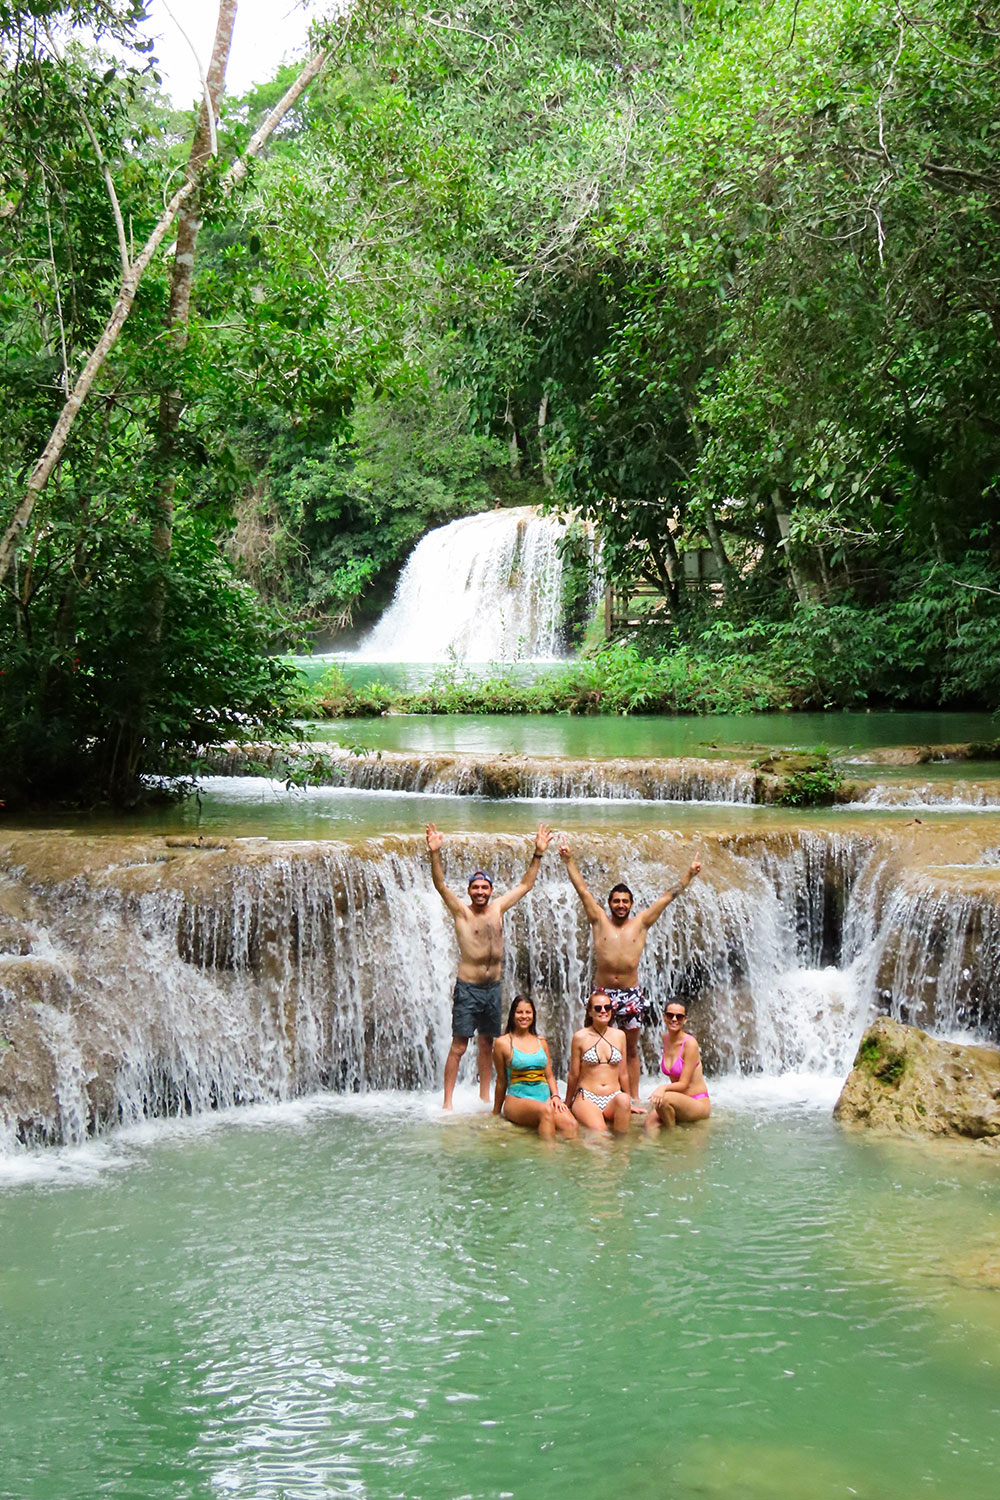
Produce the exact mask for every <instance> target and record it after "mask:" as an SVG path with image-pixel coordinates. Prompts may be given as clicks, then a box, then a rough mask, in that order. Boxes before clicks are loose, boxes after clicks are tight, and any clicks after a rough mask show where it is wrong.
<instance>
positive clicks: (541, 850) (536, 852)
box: [531, 849, 545, 859]
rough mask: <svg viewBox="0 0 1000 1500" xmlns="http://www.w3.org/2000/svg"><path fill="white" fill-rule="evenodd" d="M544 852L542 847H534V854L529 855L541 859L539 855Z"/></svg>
mask: <svg viewBox="0 0 1000 1500" xmlns="http://www.w3.org/2000/svg"><path fill="white" fill-rule="evenodd" d="M544 853H545V850H544V849H536V850H535V852H534V854H533V855H532V856H531V857H532V859H541V857H542V855H543V854H544Z"/></svg>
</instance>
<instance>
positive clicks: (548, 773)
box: [203, 741, 755, 805]
mask: <svg viewBox="0 0 1000 1500" xmlns="http://www.w3.org/2000/svg"><path fill="white" fill-rule="evenodd" d="M319 756H322V757H323V758H324V759H325V761H326V763H327V764H328V766H329V767H330V768H331V770H332V771H333V772H334V773H335V774H336V777H337V780H336V781H335V782H334V783H333V784H334V785H339V786H345V787H352V788H356V789H358V790H365V791H386V792H423V793H426V794H427V795H431V796H446V797H447V796H458V797H496V798H499V797H533V798H544V799H545V800H546V801H574V802H579V801H624V802H728V803H739V804H741V805H747V804H750V803H752V802H753V801H754V788H755V773H754V771H753V769H752V768H751V767H749V766H746V765H743V764H740V763H734V762H730V761H725V760H718V761H708V760H698V759H696V758H695V757H693V756H692V757H683V756H677V757H674V758H672V759H666V758H663V759H661V758H656V759H649V760H639V759H625V758H623V759H620V760H601V761H593V760H583V759H574V758H570V757H566V756H560V757H558V758H556V757H551V758H544V757H541V756H520V755H491V756H477V755H459V754H441V753H438V754H433V755H421V754H410V755H407V754H405V753H402V752H400V751H393V750H379V751H377V752H368V753H365V754H358V753H356V752H352V751H349V750H344V749H342V748H341V746H339V745H335V744H324V743H322V742H317V741H314V742H311V743H310V744H309V745H308V747H307V748H306V749H305V750H303V751H302V752H301V753H300V754H298V755H297V756H290V754H289V749H288V747H287V746H284V745H251V746H231V747H223V748H222V749H215V750H209V751H207V752H206V753H205V755H204V757H203V763H204V765H205V766H206V768H207V769H208V770H210V771H216V772H221V773H222V774H224V775H227V776H241V775H246V774H247V772H248V771H249V770H250V768H251V767H252V768H253V769H254V771H259V769H260V768H261V767H266V768H267V769H269V770H271V771H273V773H274V774H275V776H276V777H284V776H287V775H288V773H289V770H292V769H294V768H295V766H296V765H301V766H303V767H304V768H306V769H307V770H308V769H309V767H310V765H311V764H314V763H315V761H316V759H317V757H319ZM314 774H315V773H314Z"/></svg>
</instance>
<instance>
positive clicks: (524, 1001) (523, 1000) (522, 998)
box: [504, 995, 538, 1036]
mask: <svg viewBox="0 0 1000 1500" xmlns="http://www.w3.org/2000/svg"><path fill="white" fill-rule="evenodd" d="M519 1005H530V1006H531V1025H530V1026H529V1027H528V1030H529V1031H530V1032H531V1034H532V1036H537V1035H538V1012H537V1010H536V1009H535V1002H534V1000H532V999H531V997H530V996H529V995H515V996H514V999H513V1002H512V1004H511V1007H510V1010H509V1011H508V1012H507V1025H506V1026H505V1027H504V1030H505V1031H506V1032H509V1034H510V1035H511V1036H513V1035H514V1012H515V1011H516V1010H517V1007H518V1006H519Z"/></svg>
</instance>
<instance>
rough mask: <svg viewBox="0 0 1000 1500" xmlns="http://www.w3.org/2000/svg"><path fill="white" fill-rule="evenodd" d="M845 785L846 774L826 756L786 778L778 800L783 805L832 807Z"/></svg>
mask: <svg viewBox="0 0 1000 1500" xmlns="http://www.w3.org/2000/svg"><path fill="white" fill-rule="evenodd" d="M843 785H844V774H843V772H842V771H840V770H838V769H837V767H836V766H834V765H831V764H830V760H829V757H824V758H823V759H822V760H821V761H820V762H819V763H818V764H816V765H812V766H803V767H801V768H799V769H798V770H794V771H792V772H790V773H789V775H788V776H786V777H785V778H784V782H783V784H782V787H781V791H780V792H779V794H778V797H777V801H778V803H779V805H780V806H781V807H830V806H831V805H832V804H833V803H834V802H836V801H837V798H838V795H839V793H840V790H841V788H842V787H843Z"/></svg>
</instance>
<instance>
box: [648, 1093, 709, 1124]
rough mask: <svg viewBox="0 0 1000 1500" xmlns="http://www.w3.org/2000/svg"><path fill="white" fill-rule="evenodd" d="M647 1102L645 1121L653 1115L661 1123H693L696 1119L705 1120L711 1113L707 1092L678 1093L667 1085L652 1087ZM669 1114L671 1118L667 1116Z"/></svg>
mask: <svg viewBox="0 0 1000 1500" xmlns="http://www.w3.org/2000/svg"><path fill="white" fill-rule="evenodd" d="M649 1103H650V1111H649V1114H648V1115H647V1116H646V1121H647V1123H649V1120H650V1117H653V1118H655V1119H657V1120H658V1121H659V1123H661V1124H663V1125H668V1124H670V1125H674V1124H676V1125H693V1124H695V1122H696V1121H697V1120H707V1119H708V1117H709V1115H710V1114H711V1113H712V1106H711V1104H710V1103H709V1100H708V1095H707V1094H701V1095H696V1094H679V1093H678V1092H677V1091H676V1089H671V1088H667V1087H661V1088H658V1089H654V1090H653V1093H652V1094H651V1095H650V1100H649ZM671 1115H672V1116H673V1118H672V1119H670V1118H669V1117H670V1116H671ZM651 1128H653V1129H655V1128H656V1127H655V1125H654V1126H653V1127H651Z"/></svg>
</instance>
